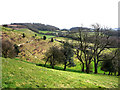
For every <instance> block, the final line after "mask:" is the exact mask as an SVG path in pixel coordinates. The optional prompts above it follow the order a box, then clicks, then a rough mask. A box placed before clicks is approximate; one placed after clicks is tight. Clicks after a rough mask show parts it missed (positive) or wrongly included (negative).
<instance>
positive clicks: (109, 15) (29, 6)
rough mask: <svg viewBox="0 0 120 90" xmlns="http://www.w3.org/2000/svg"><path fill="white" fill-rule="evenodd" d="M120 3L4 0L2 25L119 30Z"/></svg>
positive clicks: (112, 0) (105, 0)
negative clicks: (23, 24)
mask: <svg viewBox="0 0 120 90" xmlns="http://www.w3.org/2000/svg"><path fill="white" fill-rule="evenodd" d="M118 1H119V0H1V1H0V3H1V5H0V11H1V13H0V25H2V24H10V23H42V24H48V25H53V26H56V27H58V28H60V29H63V28H66V29H69V28H71V27H79V26H81V24H82V25H83V26H84V27H90V26H91V24H95V23H99V24H100V25H101V26H106V27H110V28H117V27H118Z"/></svg>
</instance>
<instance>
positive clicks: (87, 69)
mask: <svg viewBox="0 0 120 90" xmlns="http://www.w3.org/2000/svg"><path fill="white" fill-rule="evenodd" d="M89 72H90V70H89V65H87V66H86V73H89Z"/></svg>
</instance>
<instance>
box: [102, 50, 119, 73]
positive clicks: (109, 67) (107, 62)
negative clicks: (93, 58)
mask: <svg viewBox="0 0 120 90" xmlns="http://www.w3.org/2000/svg"><path fill="white" fill-rule="evenodd" d="M102 59H103V60H102V61H103V62H102V64H101V70H103V71H104V72H107V71H108V72H109V74H108V75H110V74H111V75H112V73H113V72H114V74H115V75H116V72H117V71H118V60H117V50H114V51H112V52H111V53H107V54H104V55H103V57H102Z"/></svg>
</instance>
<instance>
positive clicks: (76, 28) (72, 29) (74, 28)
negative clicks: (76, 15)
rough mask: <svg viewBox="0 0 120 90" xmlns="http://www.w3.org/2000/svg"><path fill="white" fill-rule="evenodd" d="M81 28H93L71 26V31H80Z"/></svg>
mask: <svg viewBox="0 0 120 90" xmlns="http://www.w3.org/2000/svg"><path fill="white" fill-rule="evenodd" d="M79 29H82V30H91V29H90V28H87V27H72V28H70V31H72V32H78V30H79Z"/></svg>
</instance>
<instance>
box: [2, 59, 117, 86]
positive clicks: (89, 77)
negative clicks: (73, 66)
mask: <svg viewBox="0 0 120 90" xmlns="http://www.w3.org/2000/svg"><path fill="white" fill-rule="evenodd" d="M2 68H3V69H2V73H3V74H2V87H3V88H117V87H118V77H117V76H108V75H102V74H86V73H78V72H69V71H61V70H55V69H50V68H45V67H42V66H36V65H35V64H30V63H26V62H23V61H20V60H15V59H9V58H2Z"/></svg>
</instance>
